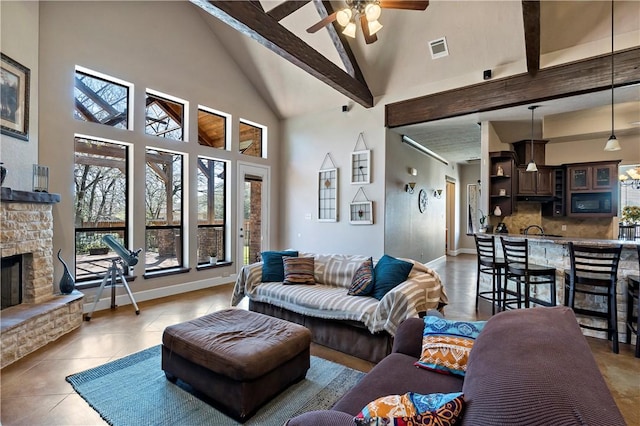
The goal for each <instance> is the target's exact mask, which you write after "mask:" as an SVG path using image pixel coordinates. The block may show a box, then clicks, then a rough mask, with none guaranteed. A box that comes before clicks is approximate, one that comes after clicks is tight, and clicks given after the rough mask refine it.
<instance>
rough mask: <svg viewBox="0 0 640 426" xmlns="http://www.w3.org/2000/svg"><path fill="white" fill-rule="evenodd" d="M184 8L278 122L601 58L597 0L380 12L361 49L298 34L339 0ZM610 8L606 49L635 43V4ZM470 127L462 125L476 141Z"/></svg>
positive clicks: (327, 32) (602, 10)
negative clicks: (436, 43) (437, 46)
mask: <svg viewBox="0 0 640 426" xmlns="http://www.w3.org/2000/svg"><path fill="white" fill-rule="evenodd" d="M191 1H192V3H194V5H196V6H198V7H199V8H200V12H201V15H202V18H203V19H205V20H206V22H207V23H208V24H209V26H210V27H211V29H212V31H213V33H214V34H215V36H216V37H218V38H219V39H220V40H221V42H222V43H223V44H224V45H225V46H227V49H228V50H229V53H230V55H231V56H232V57H233V58H234V60H235V61H236V62H237V63H238V65H239V67H240V68H241V69H242V70H243V71H244V72H245V73H246V75H247V76H248V78H249V79H250V80H251V81H252V83H253V84H254V86H255V87H256V90H258V91H259V92H260V94H261V95H262V97H263V98H264V99H265V100H266V102H267V103H268V104H269V105H270V106H271V107H272V109H273V110H274V111H275V112H276V114H278V115H279V116H280V117H281V118H288V117H293V116H297V115H302V114H309V113H313V112H315V111H324V110H328V109H332V108H336V109H338V108H340V107H341V106H342V105H345V104H360V105H363V106H364V107H370V106H371V105H378V104H379V103H383V104H388V103H391V102H397V101H402V100H405V99H411V98H414V97H417V96H422V95H425V94H430V93H437V92H440V91H443V90H449V89H452V88H456V87H460V86H466V85H470V84H476V83H481V82H482V71H483V70H487V69H490V70H492V72H493V76H492V78H493V79H500V78H503V77H507V76H510V75H516V74H521V73H526V72H527V71H529V72H530V73H535V72H536V71H537V69H538V67H540V68H544V67H546V66H549V65H555V64H558V63H562V62H569V61H573V60H576V59H581V58H584V57H590V56H597V55H602V54H606V53H608V52H610V40H611V38H610V34H611V18H610V16H611V15H610V10H611V3H610V2H607V1H604V2H600V1H546V0H543V1H542V2H537V1H531V2H530V1H525V2H522V1H520V0H508V1H449V0H444V1H437V0H432V1H431V2H430V4H429V7H428V8H427V9H426V10H425V11H409V10H392V9H383V11H382V16H381V17H380V22H381V23H382V24H383V25H384V28H383V29H382V30H381V31H380V32H379V33H378V34H377V36H378V41H377V42H375V43H373V44H369V45H367V44H365V42H364V40H363V35H362V33H361V31H360V29H358V31H357V34H356V39H349V38H347V37H344V36H342V35H341V34H339V32H337V31H336V29H340V27H339V26H337V23H336V24H335V27H334V25H328V26H327V29H323V30H320V31H318V32H316V33H314V34H308V33H307V32H306V31H305V30H306V29H307V28H308V27H309V26H311V25H312V24H314V23H316V22H317V21H319V20H320V19H321V17H322V16H323V15H322V13H324V12H323V11H324V10H326V11H327V13H330V12H331V11H333V10H339V9H340V8H342V7H344V2H343V1H331V2H328V1H324V2H323V1H320V0H311V1H284V2H283V1H275V0H274V1H264V0H263V1H259V2H258V1H252V2H244V1H243V2H233V1H231V2H224V1H223V2H220V1H206V0H191ZM615 8H616V12H615V28H616V31H615V32H616V50H619V49H624V48H629V47H634V46H637V45H639V44H640V36H639V35H640V2H637V1H615ZM247 35H248V36H249V37H247ZM440 37H446V41H447V45H448V48H449V56H446V57H444V58H439V59H432V58H431V55H430V50H429V42H430V41H432V40H435V39H438V38H440ZM538 52H539V53H538ZM349 63H351V64H353V65H352V66H353V69H351V68H350V65H349ZM345 64H346V65H345ZM639 72H640V71H639ZM523 110H524V111H525V112H524V113H523V116H522V117H520V120H522V119H526V118H525V117H526V109H525V108H523ZM470 123H471V121H470V120H468V121H467V123H465V126H464V127H466V128H467V130H468V131H469V132H471V134H477V129H476V128H474V127H473V126H472V125H471V124H470ZM450 130H451V132H452V133H455V132H457V133H458V136H460V137H462V135H461V133H460V132H462V131H463V130H461V129H458V130H454V129H450ZM474 138H476V139H475V140H476V142H475V144H476V145H477V135H476V136H474ZM477 149H479V148H477Z"/></svg>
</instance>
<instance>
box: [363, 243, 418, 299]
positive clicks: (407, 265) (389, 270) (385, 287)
mask: <svg viewBox="0 0 640 426" xmlns="http://www.w3.org/2000/svg"><path fill="white" fill-rule="evenodd" d="M411 268H413V263H411V262H405V261H404V260H400V259H396V258H395V257H391V256H388V255H386V254H385V255H384V256H382V258H381V259H380V260H379V261H378V263H377V264H376V267H375V268H374V270H373V276H374V284H373V294H372V296H373V297H375V298H376V299H378V300H381V299H382V298H383V297H384V295H385V294H387V293H388V292H389V291H390V290H391V289H393V288H394V287H396V286H397V285H398V284H400V283H402V282H404V281H406V280H407V277H408V276H409V272H411Z"/></svg>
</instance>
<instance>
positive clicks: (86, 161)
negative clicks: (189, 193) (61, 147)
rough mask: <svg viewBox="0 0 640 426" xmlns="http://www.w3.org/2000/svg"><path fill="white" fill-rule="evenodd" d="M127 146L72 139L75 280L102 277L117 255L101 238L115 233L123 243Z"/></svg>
mask: <svg viewBox="0 0 640 426" xmlns="http://www.w3.org/2000/svg"><path fill="white" fill-rule="evenodd" d="M128 157H129V149H128V147H127V145H124V144H121V143H115V142H105V141H99V140H95V139H91V138H87V137H82V136H76V138H75V165H74V185H75V199H74V206H75V240H76V241H75V253H76V273H75V276H76V281H78V282H81V281H87V280H93V279H97V278H102V277H103V276H104V275H105V273H106V271H107V269H108V268H109V266H110V264H111V259H113V258H118V255H117V254H115V253H113V252H112V251H110V250H109V248H108V246H107V245H106V244H105V243H104V242H103V241H102V237H104V236H105V235H109V234H110V235H113V236H115V237H116V238H117V239H118V240H119V241H120V242H121V243H122V244H123V245H124V246H126V245H127V244H126V242H127V240H128V238H127V236H128V228H127V223H128V220H127V211H128V209H127V202H128V199H127V194H128V193H129V191H128V179H127V163H128Z"/></svg>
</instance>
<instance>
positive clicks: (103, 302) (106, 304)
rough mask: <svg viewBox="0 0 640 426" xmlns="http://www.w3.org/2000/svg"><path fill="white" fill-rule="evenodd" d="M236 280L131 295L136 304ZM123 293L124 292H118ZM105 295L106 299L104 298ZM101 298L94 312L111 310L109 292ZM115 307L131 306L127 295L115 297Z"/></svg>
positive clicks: (85, 310) (86, 306)
mask: <svg viewBox="0 0 640 426" xmlns="http://www.w3.org/2000/svg"><path fill="white" fill-rule="evenodd" d="M236 278H237V275H236V274H232V275H229V276H227V277H219V278H214V279H211V278H208V279H206V280H199V281H192V282H189V283H183V284H176V285H171V286H166V287H160V288H154V289H151V290H143V291H139V292H136V293H133V298H134V299H135V301H136V303H140V302H144V301H146V300H153V299H160V298H162V297H167V296H173V295H176V294H182V293H188V292H190V291H195V290H202V289H205V288H210V287H216V286H219V285H223V284H228V283H229V282H235V281H236ZM120 291H124V290H120ZM105 295H106V297H105ZM102 296H103V298H102V299H100V301H99V302H98V304H97V305H96V309H95V310H96V311H101V310H104V309H110V308H111V290H110V289H106V290H105V291H104V292H103V293H102ZM93 304H94V301H92V302H91V303H85V304H84V305H83V308H82V312H83V313H85V314H86V313H89V312H90V311H91V307H92V306H93ZM116 305H118V306H125V305H131V300H130V299H129V295H127V294H126V293H124V294H118V295H116Z"/></svg>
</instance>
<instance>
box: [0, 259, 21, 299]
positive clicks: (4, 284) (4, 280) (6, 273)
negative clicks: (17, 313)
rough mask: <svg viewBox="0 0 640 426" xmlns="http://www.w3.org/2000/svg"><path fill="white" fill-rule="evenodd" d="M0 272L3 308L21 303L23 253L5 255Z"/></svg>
mask: <svg viewBox="0 0 640 426" xmlns="http://www.w3.org/2000/svg"><path fill="white" fill-rule="evenodd" d="M0 273H1V275H0V302H1V305H2V309H5V308H8V307H10V306H16V305H19V304H21V303H22V255H16V256H8V257H3V258H2V267H1V268H0Z"/></svg>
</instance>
